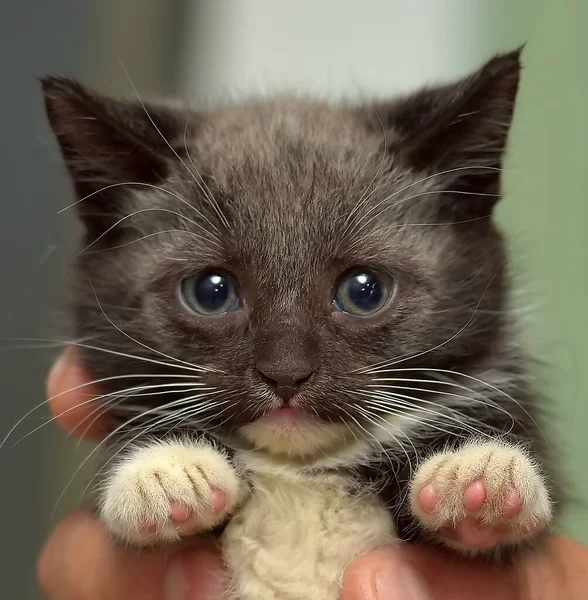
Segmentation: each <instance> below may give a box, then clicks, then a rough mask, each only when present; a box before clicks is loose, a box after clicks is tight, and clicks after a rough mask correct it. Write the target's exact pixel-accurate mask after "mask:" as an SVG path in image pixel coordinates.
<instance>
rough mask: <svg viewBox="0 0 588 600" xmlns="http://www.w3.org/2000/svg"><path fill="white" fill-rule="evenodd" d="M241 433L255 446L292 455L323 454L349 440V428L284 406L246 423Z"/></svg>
mask: <svg viewBox="0 0 588 600" xmlns="http://www.w3.org/2000/svg"><path fill="white" fill-rule="evenodd" d="M240 433H241V435H242V436H243V437H244V438H245V439H246V440H247V441H248V442H249V443H251V444H253V445H254V446H255V447H256V448H259V449H263V450H265V451H268V452H269V453H271V454H278V455H284V456H290V457H298V458H308V457H312V456H315V455H319V454H321V455H324V453H325V452H328V451H329V450H330V449H332V448H335V447H339V446H341V444H343V443H345V442H346V441H347V438H348V436H349V434H350V431H349V428H348V427H346V426H345V425H343V424H342V423H329V422H327V421H324V420H322V419H320V418H319V417H318V416H316V415H315V414H313V413H311V412H308V411H306V410H302V409H299V408H295V407H293V406H290V405H283V406H281V407H279V408H275V409H273V410H270V411H269V412H267V413H265V414H264V415H262V416H261V417H259V418H258V419H257V420H255V421H253V422H252V423H249V424H247V425H244V426H243V427H241V429H240Z"/></svg>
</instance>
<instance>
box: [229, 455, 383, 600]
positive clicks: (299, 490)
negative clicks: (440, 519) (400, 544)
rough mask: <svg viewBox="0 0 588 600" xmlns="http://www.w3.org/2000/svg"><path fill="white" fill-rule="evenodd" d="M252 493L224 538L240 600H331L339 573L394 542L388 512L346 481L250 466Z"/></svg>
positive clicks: (338, 579)
mask: <svg viewBox="0 0 588 600" xmlns="http://www.w3.org/2000/svg"><path fill="white" fill-rule="evenodd" d="M251 481H252V493H251V495H250V497H249V498H248V499H247V501H246V502H245V503H244V504H243V505H242V507H241V508H240V509H239V510H238V511H237V513H236V514H235V515H234V516H233V517H232V518H231V521H230V523H229V525H228V527H227V529H226V530H225V532H224V534H223V550H224V554H225V558H226V560H227V562H228V565H229V568H230V572H231V573H232V588H233V594H234V598H238V600H336V598H337V597H338V589H339V584H340V582H341V576H342V573H343V570H344V568H345V567H346V566H347V564H348V563H349V562H350V561H351V560H352V559H354V558H355V557H356V556H358V555H359V554H362V553H363V552H366V551H367V550H370V549H372V548H374V547H376V546H379V545H383V544H390V543H392V542H393V541H394V534H395V529H394V524H393V521H392V518H391V516H390V514H389V512H388V511H387V510H386V509H385V507H384V506H383V505H382V504H381V502H380V501H379V500H378V499H377V498H376V497H375V496H373V495H370V494H365V495H360V496H358V495H357V493H355V494H350V493H349V489H348V488H349V482H348V480H347V479H346V478H344V477H341V476H335V475H326V474H321V475H320V476H316V475H312V474H308V473H300V472H297V471H295V470H294V469H292V468H279V467H275V466H272V465H267V466H265V467H264V466H256V468H255V470H254V471H253V473H252V477H251Z"/></svg>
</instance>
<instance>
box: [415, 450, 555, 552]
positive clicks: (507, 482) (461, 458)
mask: <svg viewBox="0 0 588 600" xmlns="http://www.w3.org/2000/svg"><path fill="white" fill-rule="evenodd" d="M410 501H411V509H412V512H413V514H414V516H415V517H416V518H417V519H418V520H419V521H420V523H421V525H422V526H423V527H424V528H425V529H427V530H428V531H431V532H434V534H435V535H436V536H437V537H439V539H440V540H442V541H443V542H444V543H446V544H447V545H449V546H452V547H454V548H458V549H460V550H464V551H469V552H479V551H484V550H489V549H493V548H497V547H498V546H500V545H502V544H516V543H518V542H521V541H523V540H525V539H528V538H531V537H533V536H534V535H536V534H538V533H539V532H541V531H542V530H543V529H544V528H545V527H546V526H547V525H548V523H549V521H550V518H551V502H550V500H549V495H548V492H547V488H546V486H545V482H544V480H543V477H542V475H541V473H540V470H539V468H538V467H537V465H535V464H534V463H533V462H532V461H531V459H530V458H529V457H528V456H527V455H526V454H525V452H524V451H522V450H521V449H519V448H517V447H516V446H510V445H506V444H501V443H486V442H478V443H472V444H468V445H466V446H464V447H463V448H461V449H460V450H457V451H455V452H445V453H440V454H436V455H435V456H433V457H431V458H429V459H428V460H426V461H425V462H424V463H423V464H422V465H421V466H420V467H419V469H418V471H417V473H416V474H415V476H414V478H413V481H412V483H411V498H410Z"/></svg>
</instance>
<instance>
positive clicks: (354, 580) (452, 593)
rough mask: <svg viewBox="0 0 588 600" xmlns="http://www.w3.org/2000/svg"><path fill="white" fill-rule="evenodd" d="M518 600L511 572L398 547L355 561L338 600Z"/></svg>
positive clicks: (431, 550) (427, 550)
mask: <svg viewBox="0 0 588 600" xmlns="http://www.w3.org/2000/svg"><path fill="white" fill-rule="evenodd" d="M455 598H476V600H516V599H517V598H519V596H518V593H517V578H516V574H515V573H514V571H513V570H512V569H508V568H499V569H497V568H496V567H495V566H494V565H489V564H485V563H482V562H479V561H476V560H473V559H471V558H469V559H461V558H459V557H456V556H454V555H451V554H450V553H448V552H442V551H439V550H438V549H435V548H425V547H416V546H411V545H408V544H398V545H396V546H393V547H388V548H379V549H377V550H374V551H373V552H370V553H368V554H366V555H364V556H362V557H360V558H359V559H357V560H356V561H355V562H354V563H352V564H351V566H350V567H349V568H348V569H347V572H346V573H345V577H344V578H343V589H342V593H341V597H340V600H400V599H406V600H408V599H410V600H433V599H435V600H454V599H455Z"/></svg>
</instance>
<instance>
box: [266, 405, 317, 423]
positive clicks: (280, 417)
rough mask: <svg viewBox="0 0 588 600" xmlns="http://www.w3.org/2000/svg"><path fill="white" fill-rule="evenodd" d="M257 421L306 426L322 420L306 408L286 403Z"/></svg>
mask: <svg viewBox="0 0 588 600" xmlns="http://www.w3.org/2000/svg"><path fill="white" fill-rule="evenodd" d="M256 422H257V423H263V424H264V425H267V426H274V427H304V426H305V425H310V424H317V423H320V422H321V421H320V419H319V418H318V417H316V416H315V415H313V414H311V413H309V412H307V411H305V410H301V409H299V408H295V407H293V406H290V405H289V404H284V405H283V406H280V407H279V408H275V409H273V410H271V411H269V412H267V413H265V414H264V415H263V416H262V417H260V418H259V419H257V421H256Z"/></svg>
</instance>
